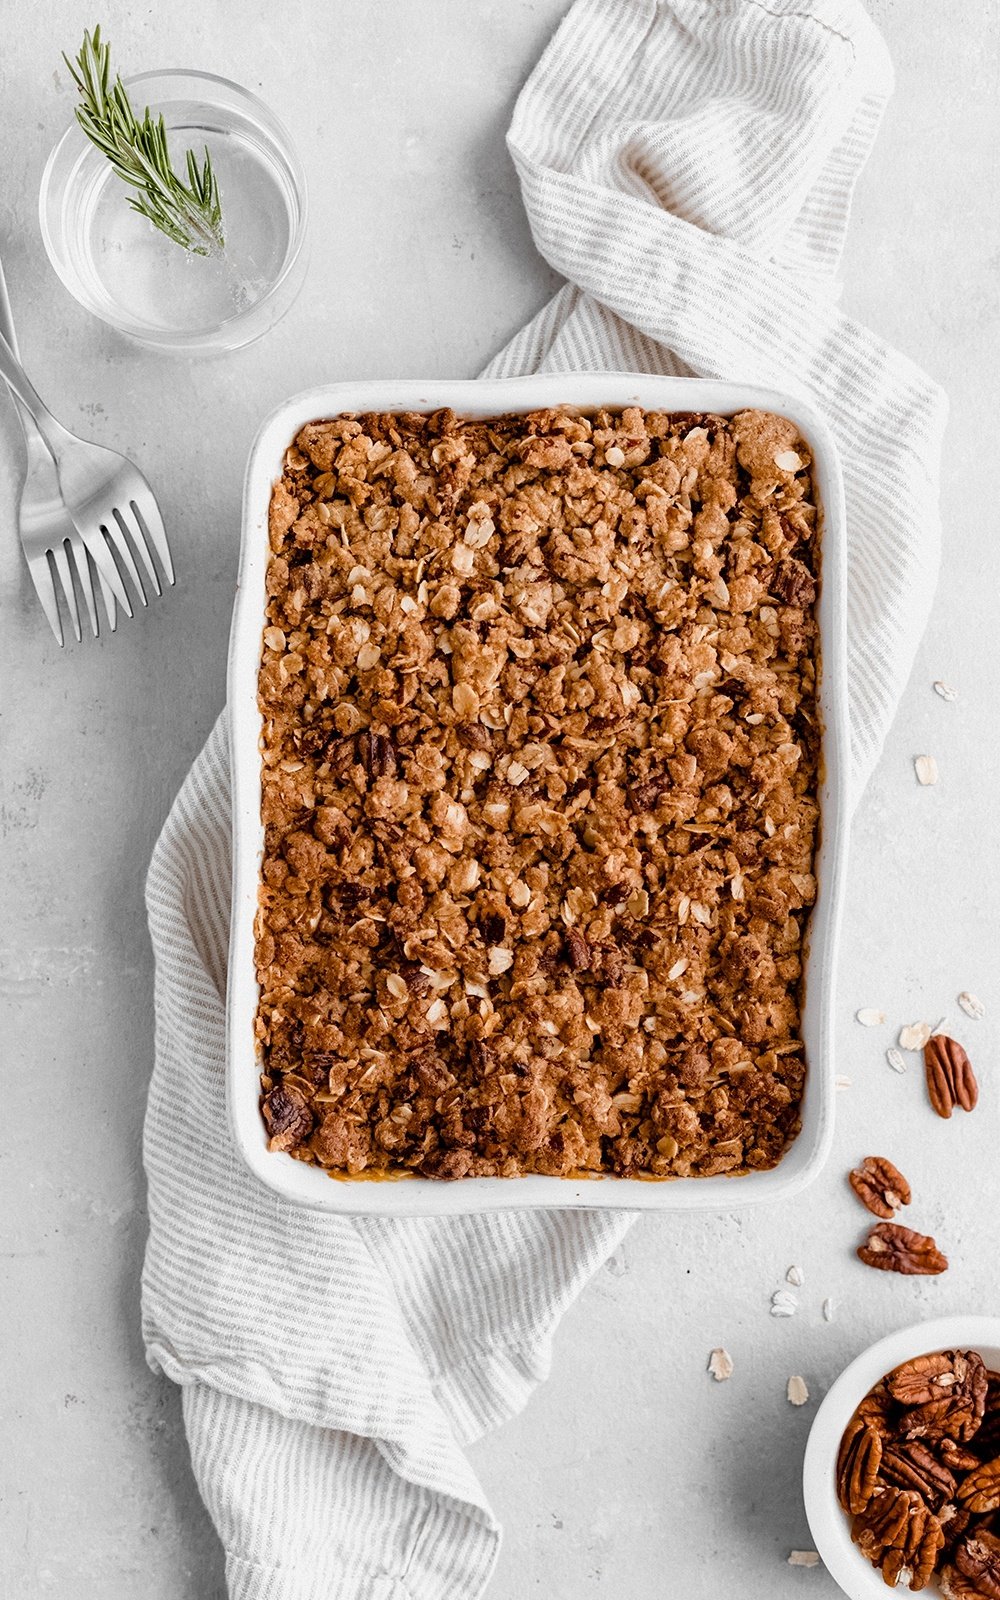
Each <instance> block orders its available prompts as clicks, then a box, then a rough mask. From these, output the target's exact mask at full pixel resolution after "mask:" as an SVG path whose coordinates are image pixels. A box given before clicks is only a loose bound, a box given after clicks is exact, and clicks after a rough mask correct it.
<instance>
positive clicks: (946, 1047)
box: [924, 1033, 979, 1117]
mask: <svg viewBox="0 0 1000 1600" xmlns="http://www.w3.org/2000/svg"><path fill="white" fill-rule="evenodd" d="M924 1071H925V1073H926V1075H927V1093H928V1095H929V1096H930V1102H931V1105H932V1106H933V1107H934V1110H935V1111H936V1112H937V1114H938V1116H939V1117H950V1116H951V1114H952V1112H953V1111H954V1109H955V1107H956V1106H960V1107H961V1109H962V1110H963V1111H971V1110H972V1109H973V1107H974V1106H975V1104H976V1101H977V1100H978V1099H979V1085H978V1083H977V1082H976V1074H975V1073H974V1072H973V1070H972V1062H971V1061H970V1060H969V1058H968V1056H967V1055H966V1053H965V1051H964V1050H963V1048H962V1046H961V1045H960V1044H959V1042H958V1040H957V1039H949V1037H948V1035H947V1034H946V1033H935V1034H932V1035H931V1037H930V1038H929V1039H928V1041H927V1043H926V1044H925V1045H924Z"/></svg>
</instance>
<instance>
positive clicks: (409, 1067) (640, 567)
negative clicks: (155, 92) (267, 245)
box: [256, 408, 819, 1178]
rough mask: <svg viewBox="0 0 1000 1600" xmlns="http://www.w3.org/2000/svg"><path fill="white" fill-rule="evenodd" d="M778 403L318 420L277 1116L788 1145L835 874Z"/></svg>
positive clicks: (303, 584) (280, 686)
mask: <svg viewBox="0 0 1000 1600" xmlns="http://www.w3.org/2000/svg"><path fill="white" fill-rule="evenodd" d="M810 459H811V458H810V452H809V449H808V446H807V445H806V443H805V442H804V441H803V440H802V439H801V438H800V437H799V435H798V433H797V430H796V428H795V427H794V425H793V424H792V423H790V422H788V421H787V420H785V419H784V418H782V417H779V416H773V415H770V414H766V413H762V412H755V411H744V412H741V413H740V414H739V415H737V416H735V417H732V418H731V419H727V418H723V417H719V416H711V415H677V414H662V413H654V412H643V411H641V410H639V409H637V408H629V409H626V410H625V411H622V412H612V411H600V412H597V413H595V414H593V415H588V416H581V415H579V414H578V413H576V412H575V411H572V410H569V409H555V410H547V411H539V412H535V413H533V414H531V415H528V416H504V417H498V418H494V419H490V420H487V421H467V420H464V419H463V418H461V417H458V416H456V415H454V414H453V413H452V412H450V411H441V412H437V413H435V414H434V415H432V416H423V415H416V414H407V415H401V416H393V415H370V416H341V417H337V418H334V419H332V420H329V421H320V422H315V423H310V424H309V425H308V426H306V427H305V428H303V429H302V431H301V432H300V433H299V435H298V437H297V439H296V441H295V443H294V444H293V445H292V446H291V447H290V449H289V450H288V452H287V454H286V457H285V463H284V471H283V473H282V476H281V479H280V481H279V482H278V483H277V484H276V485H275V488H274V491H273V497H272V501H271V511H270V538H271V557H270V564H269V568H268V574H267V591H268V608H267V627H266V628H265V631H264V642H263V655H262V661H261V668H260V683H259V690H260V708H261V713H262V716H263V740H262V759H263V820H264V823H265V847H264V858H263V865H262V884H261V891H260V908H259V913H258V919H257V950H256V959H257V972H258V978H259V982H260V988H261V995H260V1005H259V1011H258V1017H257V1034H258V1038H259V1041H260V1045H261V1049H262V1052H263V1067H264V1074H263V1079H262V1087H263V1115H264V1118H265V1122H266V1125H267V1129H268V1133H269V1136H270V1144H271V1147H272V1149H277V1150H287V1151H289V1152H290V1153H291V1154H292V1155H293V1156H296V1157H297V1158H299V1159H300V1160H303V1161H309V1162H314V1163H319V1164H320V1165H322V1166H323V1167H326V1168H327V1169H329V1170H330V1171H331V1173H333V1174H335V1175H338V1176H347V1175H350V1176H355V1177H357V1176H362V1175H364V1176H375V1175H379V1174H394V1173H399V1172H410V1173H414V1174H421V1175H423V1176H428V1177H436V1178H462V1177H466V1176H477V1175H487V1174H489V1175H500V1176H514V1175H516V1174H520V1173H526V1172H541V1173H551V1174H561V1175H568V1174H576V1173H595V1174H597V1173H616V1174H619V1175H622V1176H639V1175H649V1176H655V1177H664V1178H665V1177H675V1176H683V1175H692V1174H695V1175H701V1174H710V1173H722V1172H741V1171H746V1170H751V1169H760V1168H766V1167H771V1166H773V1165H774V1164H775V1162H776V1161H777V1160H778V1159H779V1157H780V1155H781V1153H782V1151H783V1149H784V1148H785V1146H786V1144H787V1143H788V1141H789V1139H790V1138H791V1137H792V1136H793V1135H794V1133H795V1132H796V1131H797V1128H798V1121H799V1103H800V1099H801V1094H802V1086H803V1078H804V1071H805V1066H804V1057H803V1046H802V1040H801V1032H800V1016H799V988H800V979H801V976H802V940H803V935H804V930H805V924H806V920H807V915H808V907H809V906H810V905H811V904H812V901H813V899H814V896H815V879H814V877H813V857H814V850H815V844H816V829H817V781H818V780H817V769H818V758H819V726H818V717H817V705H816V670H817V628H816V623H815V620H814V615H813V606H814V601H815V598H816V591H817V579H816V574H817V572H818V549H817V542H818V535H817V512H816V506H815V500H814V496H813V490H812V480H811V476H810Z"/></svg>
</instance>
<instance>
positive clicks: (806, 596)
mask: <svg viewBox="0 0 1000 1600" xmlns="http://www.w3.org/2000/svg"><path fill="white" fill-rule="evenodd" d="M771 591H772V593H773V594H776V595H777V596H778V599H779V600H784V602H785V604H786V605H788V606H811V605H812V603H813V601H814V600H815V599H816V579H815V578H814V577H813V575H812V573H811V572H810V571H809V568H808V567H806V566H804V565H803V564H802V562H801V561H796V560H795V558H794V556H786V557H785V559H784V560H783V561H779V562H778V565H777V566H776V568H775V569H774V577H773V578H772V579H771Z"/></svg>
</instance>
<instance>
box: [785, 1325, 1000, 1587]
mask: <svg viewBox="0 0 1000 1600" xmlns="http://www.w3.org/2000/svg"><path fill="white" fill-rule="evenodd" d="M935 1350H978V1352H979V1354H980V1355H981V1356H982V1358H983V1360H984V1361H985V1362H986V1365H987V1366H988V1367H992V1368H993V1370H994V1371H996V1370H997V1369H998V1368H1000V1317H964V1316H961V1317H939V1318H936V1319H935V1320H934V1321H933V1322H918V1323H916V1324H915V1326H913V1327H911V1328H901V1329H900V1331H899V1332H898V1333H890V1334H889V1335H888V1337H887V1338H885V1339H880V1340H879V1341H878V1343H877V1344H873V1345H871V1346H870V1347H869V1349H867V1350H865V1351H863V1352H862V1354H861V1355H859V1356H858V1358H857V1360H855V1361H852V1362H851V1364H850V1366H849V1367H847V1368H845V1370H844V1371H843V1372H842V1373H841V1374H840V1377H839V1378H838V1379H837V1381H836V1383H835V1384H834V1385H833V1387H832V1388H831V1389H830V1390H829V1392H828V1393H827V1395H826V1396H825V1398H824V1400H823V1403H822V1405H821V1406H820V1408H819V1410H818V1411H817V1413H816V1416H815V1419H814V1421H813V1425H812V1428H811V1429H810V1431H809V1440H808V1443H807V1444H806V1454H805V1461H804V1463H803V1468H802V1488H803V1493H804V1496H805V1503H806V1516H807V1517H808V1519H809V1527H810V1530H811V1532H812V1536H813V1541H814V1543H815V1546H816V1549H817V1550H818V1551H819V1554H820V1557H821V1559H822V1561H823V1565H824V1566H825V1567H826V1569H827V1571H828V1572H829V1573H830V1574H831V1576H832V1577H833V1578H835V1579H836V1581H837V1583H839V1585H840V1587H841V1588H842V1589H843V1591H844V1593H845V1594H847V1595H850V1596H851V1600H879V1596H881V1597H882V1600H884V1597H885V1593H886V1588H885V1584H884V1583H883V1582H882V1576H881V1573H879V1572H878V1571H877V1570H876V1569H875V1568H874V1567H873V1566H871V1565H870V1564H869V1563H868V1562H867V1561H866V1560H865V1558H864V1556H863V1555H862V1554H861V1552H860V1551H859V1550H858V1547H857V1545H855V1544H852V1542H851V1519H850V1517H849V1516H848V1515H847V1513H846V1512H845V1511H844V1510H843V1509H842V1508H841V1505H840V1502H839V1500H838V1499H837V1484H836V1467H837V1453H838V1451H839V1449H840V1441H841V1439H842V1438H843V1434H844V1429H845V1428H846V1427H847V1424H848V1423H849V1422H850V1420H851V1417H852V1416H853V1415H854V1411H855V1409H856V1407H857V1406H858V1405H859V1404H860V1402H861V1401H862V1400H863V1399H864V1397H865V1395H866V1394H867V1393H868V1391H869V1389H871V1388H873V1387H874V1386H875V1384H876V1383H878V1381H879V1379H880V1378H884V1377H885V1375H886V1373H887V1372H891V1371H892V1369H893V1368H894V1367H898V1366H899V1364H900V1362H902V1361H910V1360H912V1358H913V1357H914V1356H922V1355H929V1354H930V1353H931V1352H932V1351H935ZM926 1593H927V1594H929V1595H931V1596H933V1595H934V1593H935V1590H934V1589H933V1588H928V1589H927V1590H926Z"/></svg>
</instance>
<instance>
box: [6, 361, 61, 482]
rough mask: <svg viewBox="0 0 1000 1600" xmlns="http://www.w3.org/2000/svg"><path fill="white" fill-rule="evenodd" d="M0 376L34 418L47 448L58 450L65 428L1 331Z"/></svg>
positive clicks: (53, 450)
mask: <svg viewBox="0 0 1000 1600" xmlns="http://www.w3.org/2000/svg"><path fill="white" fill-rule="evenodd" d="M0 378H3V380H4V382H5V383H6V385H7V387H8V388H9V389H10V391H11V393H12V394H14V395H15V396H16V398H17V399H18V400H20V402H21V404H22V405H23V406H24V408H25V410H26V411H27V412H28V413H29V414H30V415H31V416H32V417H33V418H34V421H35V426H36V427H37V428H38V431H39V433H40V434H41V435H42V438H43V439H44V440H45V442H46V444H47V445H48V447H49V449H50V450H51V451H52V452H53V453H55V452H56V451H58V449H59V446H60V444H61V443H62V442H63V440H64V439H65V437H66V430H65V428H64V427H63V426H62V423H60V422H57V421H56V419H55V417H54V416H53V415H52V413H51V411H50V410H49V408H48V406H47V405H46V404H45V401H44V400H43V399H42V397H41V395H40V394H39V393H38V390H37V389H36V388H35V386H34V384H33V383H32V381H31V379H30V378H29V377H28V374H27V373H26V372H25V370H24V368H23V367H22V365H21V363H20V361H18V359H17V356H16V355H15V354H14V351H13V349H12V348H11V345H10V342H9V341H8V339H7V338H6V337H5V335H4V334H3V333H0Z"/></svg>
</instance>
